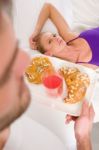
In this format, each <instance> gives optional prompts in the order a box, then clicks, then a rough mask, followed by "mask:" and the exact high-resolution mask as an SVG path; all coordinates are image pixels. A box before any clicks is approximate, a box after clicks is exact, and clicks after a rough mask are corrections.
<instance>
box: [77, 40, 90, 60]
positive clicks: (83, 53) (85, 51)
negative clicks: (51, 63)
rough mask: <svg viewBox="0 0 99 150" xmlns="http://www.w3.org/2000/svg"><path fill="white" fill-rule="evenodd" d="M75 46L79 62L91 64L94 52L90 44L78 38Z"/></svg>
mask: <svg viewBox="0 0 99 150" xmlns="http://www.w3.org/2000/svg"><path fill="white" fill-rule="evenodd" d="M75 46H76V47H77V51H78V52H79V56H78V61H81V62H82V61H83V62H89V61H90V60H91V58H92V51H91V48H90V46H89V44H88V42H87V41H86V40H85V39H83V38H78V39H77V40H76V41H75Z"/></svg>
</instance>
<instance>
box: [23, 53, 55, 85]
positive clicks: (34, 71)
mask: <svg viewBox="0 0 99 150" xmlns="http://www.w3.org/2000/svg"><path fill="white" fill-rule="evenodd" d="M53 72H54V67H53V66H52V63H51V62H50V60H49V59H48V58H47V57H41V56H39V57H35V58H33V59H32V62H31V64H30V65H29V66H28V67H27V68H26V71H25V75H26V76H27V79H28V81H29V82H32V83H35V84H40V83H42V78H43V77H44V76H45V75H47V74H51V73H53Z"/></svg>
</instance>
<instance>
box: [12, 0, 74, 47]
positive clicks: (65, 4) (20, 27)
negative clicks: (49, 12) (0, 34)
mask: <svg viewBox="0 0 99 150" xmlns="http://www.w3.org/2000/svg"><path fill="white" fill-rule="evenodd" d="M13 1H14V26H15V31H16V35H17V37H18V38H19V40H20V45H21V47H22V48H27V47H29V43H28V39H29V36H30V35H31V33H32V32H33V30H34V27H35V24H36V21H37V18H38V15H39V13H40V10H41V7H42V6H43V4H44V3H45V2H51V3H53V5H55V6H56V7H57V9H58V10H59V11H60V12H61V13H62V15H63V16H64V17H65V18H66V19H67V21H68V23H69V24H71V22H72V9H71V7H72V6H71V1H70V0H62V1H61V0H13ZM44 30H45V31H46V30H47V31H51V32H56V29H55V27H54V26H53V24H52V23H51V22H49V21H48V22H47V23H46V25H45V26H44V29H43V31H44Z"/></svg>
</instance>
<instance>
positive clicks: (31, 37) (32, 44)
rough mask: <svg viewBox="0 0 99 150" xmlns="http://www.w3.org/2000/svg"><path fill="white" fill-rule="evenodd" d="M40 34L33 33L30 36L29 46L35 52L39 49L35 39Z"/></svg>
mask: <svg viewBox="0 0 99 150" xmlns="http://www.w3.org/2000/svg"><path fill="white" fill-rule="evenodd" d="M38 34H39V33H38V32H37V31H35V32H33V33H32V35H31V36H30V38H29V45H30V48H31V49H33V50H36V49H37V43H36V41H35V38H36V36H37V35H38Z"/></svg>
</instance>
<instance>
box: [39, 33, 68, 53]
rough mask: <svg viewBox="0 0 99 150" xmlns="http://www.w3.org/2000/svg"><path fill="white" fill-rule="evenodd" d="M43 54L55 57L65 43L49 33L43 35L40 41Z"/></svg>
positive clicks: (60, 38) (57, 36)
mask: <svg viewBox="0 0 99 150" xmlns="http://www.w3.org/2000/svg"><path fill="white" fill-rule="evenodd" d="M40 43H41V45H42V47H43V48H44V50H45V53H46V54H47V53H48V54H50V55H56V54H57V53H59V52H61V51H62V50H63V49H64V47H65V46H66V42H65V41H64V40H63V39H62V37H60V36H59V35H56V34H52V33H50V32H46V33H43V34H42V36H41V41H40Z"/></svg>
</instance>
